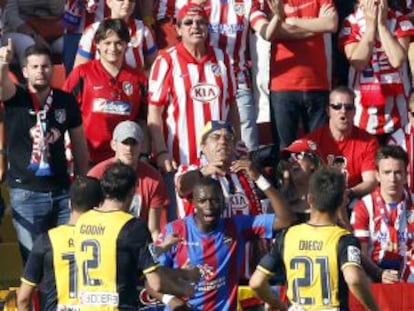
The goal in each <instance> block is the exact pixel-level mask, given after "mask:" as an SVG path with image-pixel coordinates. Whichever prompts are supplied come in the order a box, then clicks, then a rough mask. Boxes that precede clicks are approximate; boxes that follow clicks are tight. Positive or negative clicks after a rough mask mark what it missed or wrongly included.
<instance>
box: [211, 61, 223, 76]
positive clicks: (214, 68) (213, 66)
mask: <svg viewBox="0 0 414 311" xmlns="http://www.w3.org/2000/svg"><path fill="white" fill-rule="evenodd" d="M211 71H212V72H213V73H214V75H215V76H216V77H218V76H221V69H220V66H219V65H218V64H211Z"/></svg>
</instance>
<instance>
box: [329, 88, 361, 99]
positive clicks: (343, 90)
mask: <svg viewBox="0 0 414 311" xmlns="http://www.w3.org/2000/svg"><path fill="white" fill-rule="evenodd" d="M335 93H339V94H346V95H349V96H350V97H351V98H352V101H354V100H355V92H354V91H353V90H352V89H351V88H349V87H347V86H345V85H339V86H337V87H335V88H334V89H333V90H332V91H331V92H330V94H329V95H332V94H335Z"/></svg>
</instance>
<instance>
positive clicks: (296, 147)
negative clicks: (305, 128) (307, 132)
mask: <svg viewBox="0 0 414 311" xmlns="http://www.w3.org/2000/svg"><path fill="white" fill-rule="evenodd" d="M301 152H310V153H314V154H316V155H317V156H320V154H319V152H318V145H317V144H316V143H315V142H314V141H313V140H309V139H306V138H302V139H297V140H295V141H294V142H293V143H291V144H290V145H289V146H287V147H286V148H284V149H282V150H281V156H282V158H287V157H289V156H290V154H292V153H301Z"/></svg>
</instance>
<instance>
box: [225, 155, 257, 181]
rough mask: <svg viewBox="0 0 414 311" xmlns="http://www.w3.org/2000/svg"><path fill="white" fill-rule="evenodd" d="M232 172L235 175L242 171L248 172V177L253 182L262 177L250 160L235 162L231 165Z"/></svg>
mask: <svg viewBox="0 0 414 311" xmlns="http://www.w3.org/2000/svg"><path fill="white" fill-rule="evenodd" d="M230 170H231V171H232V172H233V173H237V172H240V171H243V170H244V171H246V173H247V175H249V177H250V178H251V179H253V180H256V179H257V178H259V176H260V172H259V171H258V169H257V168H256V167H255V166H254V165H253V163H252V161H250V160H248V159H240V160H236V161H233V163H232V164H231V167H230Z"/></svg>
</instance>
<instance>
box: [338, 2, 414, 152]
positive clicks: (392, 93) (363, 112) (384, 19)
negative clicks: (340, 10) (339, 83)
mask: <svg viewBox="0 0 414 311" xmlns="http://www.w3.org/2000/svg"><path fill="white" fill-rule="evenodd" d="M413 34H414V27H413V25H412V23H411V22H410V21H409V20H408V18H407V17H406V16H404V15H402V14H401V13H399V12H397V11H393V10H391V9H389V8H388V4H387V0H380V1H375V0H360V1H359V2H358V5H357V6H356V9H355V11H354V12H353V13H352V14H351V15H349V16H348V17H347V18H346V19H345V21H344V25H343V28H342V30H341V34H340V44H341V46H342V47H343V49H344V51H345V55H346V57H347V59H348V61H349V63H350V64H351V68H350V74H349V80H348V86H349V87H350V88H352V89H353V90H354V91H355V94H356V98H355V104H356V111H355V117H354V124H355V125H356V126H358V127H359V128H362V129H364V130H366V131H367V132H368V133H370V134H373V135H376V136H377V137H378V139H379V141H380V144H384V143H385V140H386V138H387V136H388V134H391V133H393V132H395V131H396V130H398V129H399V128H402V127H404V126H405V125H406V124H407V123H408V110H407V102H408V95H409V90H410V80H409V77H408V71H407V62H406V60H407V49H408V44H409V41H410V36H412V35H413Z"/></svg>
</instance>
